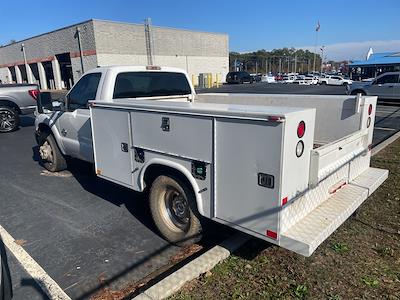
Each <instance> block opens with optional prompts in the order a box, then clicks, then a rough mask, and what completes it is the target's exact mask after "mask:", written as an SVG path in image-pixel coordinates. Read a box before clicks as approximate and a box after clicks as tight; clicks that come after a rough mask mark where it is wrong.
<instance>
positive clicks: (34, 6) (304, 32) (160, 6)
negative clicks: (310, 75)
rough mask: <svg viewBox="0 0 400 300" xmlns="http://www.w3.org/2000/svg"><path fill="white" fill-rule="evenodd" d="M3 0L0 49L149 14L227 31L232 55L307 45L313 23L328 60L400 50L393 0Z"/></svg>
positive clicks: (157, 21)
mask: <svg viewBox="0 0 400 300" xmlns="http://www.w3.org/2000/svg"><path fill="white" fill-rule="evenodd" d="M2 2H3V3H2V4H1V12H2V13H1V16H2V17H1V24H2V28H1V30H0V44H1V43H3V44H4V43H7V42H8V41H10V40H11V39H15V40H21V39H23V38H26V37H30V36H32V35H36V34H40V33H44V32H47V31H50V30H54V29H57V28H60V27H63V26H67V25H71V24H73V23H77V22H81V21H83V20H87V19H92V18H94V19H106V20H115V21H124V22H132V23H142V22H143V20H144V18H146V17H150V18H152V21H153V24H154V25H159V26H168V27H176V28H186V29H194V30H200V31H212V32H224V33H227V34H229V38H230V50H231V51H239V52H244V51H253V50H257V49H267V50H270V49H274V48H281V47H305V48H313V47H314V44H315V26H316V23H317V21H318V20H319V21H320V24H321V30H320V32H319V45H325V46H326V49H327V50H326V53H327V55H328V59H329V58H331V59H344V58H348V59H357V58H361V57H362V56H364V54H365V53H366V52H367V50H368V47H369V46H372V47H373V48H374V50H375V52H378V51H390V50H393V51H396V50H398V51H400V31H399V30H398V28H399V16H400V1H399V0H380V1H377V0H358V1H351V0H347V1H343V0H334V1H332V0H331V1H329V0H325V1H324V0H319V1H315V0H309V1H308V0H305V1H294V0H292V1H291V0H287V1H267V0H264V1H258V0H252V1H234V0H231V1H228V0H224V1H216V0H214V1H211V0H201V1H190V0H187V1H184V0H168V1H167V0H165V1H162V0H158V1H157V0H145V1H143V0H138V1H136V0H126V1H123V0H113V1H109V0H108V1H103V0H101V1H100V0H98V1H95V0H80V1H79V0H64V1H55V0H35V1H29V2H27V1H15V0H14V1H2ZM4 12H8V13H4ZM16 18H17V20H18V22H15V19H16ZM365 48H366V49H365ZM364 52H365V53H364ZM329 56H330V57H329Z"/></svg>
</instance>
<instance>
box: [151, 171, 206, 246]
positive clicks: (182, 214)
mask: <svg viewBox="0 0 400 300" xmlns="http://www.w3.org/2000/svg"><path fill="white" fill-rule="evenodd" d="M149 200H150V210H151V214H152V217H153V220H154V223H155V224H156V226H157V228H158V230H159V231H160V233H161V235H162V236H163V237H164V238H165V239H166V240H167V241H169V242H171V243H173V244H177V245H179V246H186V245H191V244H193V243H195V242H197V241H199V240H200V239H201V231H202V227H201V223H200V220H199V218H200V216H199V214H198V212H197V209H196V205H195V196H194V193H193V190H192V189H191V187H189V186H188V184H186V183H185V182H183V181H182V180H180V179H178V178H176V177H175V176H165V175H161V176H158V177H157V178H156V179H155V180H154V181H153V184H152V186H151V189H150V195H149Z"/></svg>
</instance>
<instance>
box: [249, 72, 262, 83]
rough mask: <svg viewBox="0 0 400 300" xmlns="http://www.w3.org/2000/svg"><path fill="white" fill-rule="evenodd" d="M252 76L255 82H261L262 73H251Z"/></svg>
mask: <svg viewBox="0 0 400 300" xmlns="http://www.w3.org/2000/svg"><path fill="white" fill-rule="evenodd" d="M250 76H251V77H253V81H254V82H260V81H261V77H262V74H250Z"/></svg>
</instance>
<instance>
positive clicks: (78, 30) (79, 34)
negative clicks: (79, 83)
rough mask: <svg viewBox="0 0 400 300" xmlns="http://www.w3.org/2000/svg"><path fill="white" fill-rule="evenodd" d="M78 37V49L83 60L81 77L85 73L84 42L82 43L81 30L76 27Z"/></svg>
mask: <svg viewBox="0 0 400 300" xmlns="http://www.w3.org/2000/svg"><path fill="white" fill-rule="evenodd" d="M76 37H77V39H78V47H79V57H80V59H81V71H82V73H81V75H83V73H85V70H84V67H83V51H82V41H81V28H80V27H76Z"/></svg>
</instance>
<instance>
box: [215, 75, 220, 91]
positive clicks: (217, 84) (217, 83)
mask: <svg viewBox="0 0 400 300" xmlns="http://www.w3.org/2000/svg"><path fill="white" fill-rule="evenodd" d="M215 78H216V80H215V81H216V82H215V86H216V87H217V88H218V87H219V74H218V73H217V74H215Z"/></svg>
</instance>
